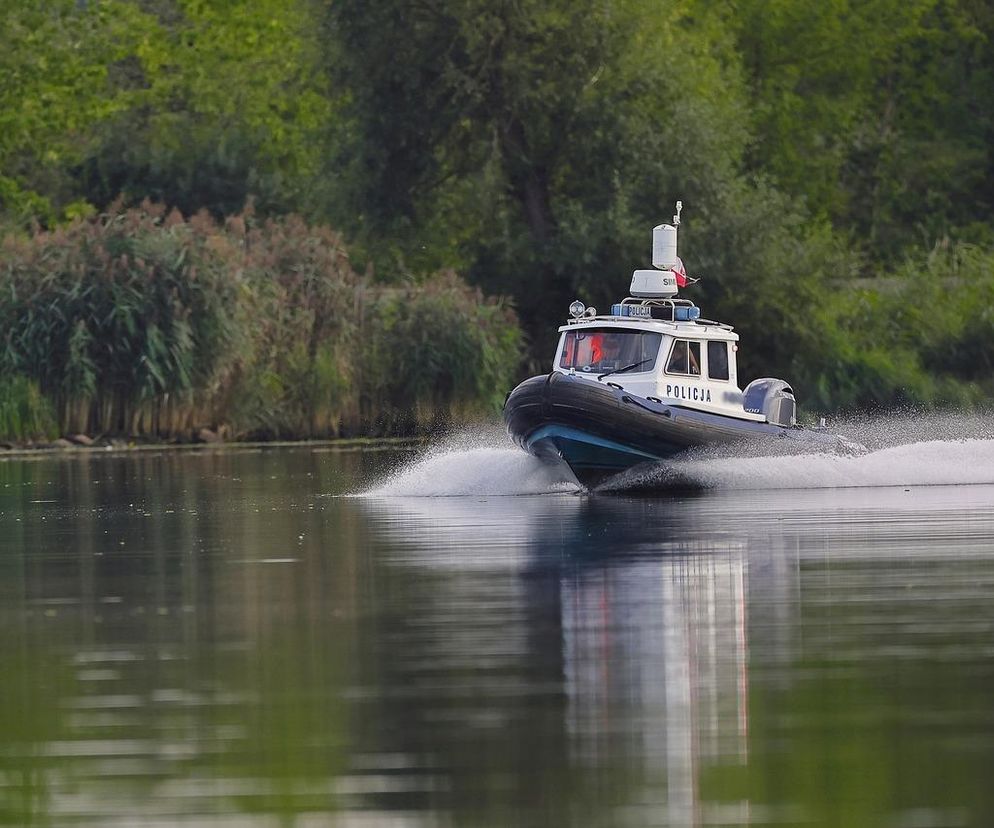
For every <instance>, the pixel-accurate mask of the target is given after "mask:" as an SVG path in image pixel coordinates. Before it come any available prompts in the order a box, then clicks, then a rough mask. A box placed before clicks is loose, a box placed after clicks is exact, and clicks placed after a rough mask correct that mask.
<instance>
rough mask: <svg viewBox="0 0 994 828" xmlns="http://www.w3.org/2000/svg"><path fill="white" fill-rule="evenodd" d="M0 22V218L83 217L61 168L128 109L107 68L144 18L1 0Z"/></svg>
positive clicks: (121, 7)
mask: <svg viewBox="0 0 994 828" xmlns="http://www.w3.org/2000/svg"><path fill="white" fill-rule="evenodd" d="M0 15H2V18H3V27H2V29H0V212H3V213H6V214H7V215H8V216H9V217H12V218H14V219H17V220H26V219H29V218H32V217H38V218H42V219H44V220H52V219H55V218H57V217H59V216H60V215H63V214H64V213H69V214H72V213H78V212H81V211H82V212H85V210H86V207H85V205H84V204H82V203H81V202H80V200H79V194H78V191H77V189H76V187H75V183H74V181H73V179H72V176H71V174H70V170H71V168H72V166H73V165H74V164H76V163H79V162H80V161H81V160H82V159H83V158H85V157H86V154H87V152H88V151H89V149H90V148H91V146H92V144H91V136H92V130H93V128H94V126H95V125H96V124H99V123H101V122H102V121H105V120H106V119H108V118H110V117H112V116H113V115H114V114H116V113H119V112H121V111H123V110H125V109H126V108H127V107H128V106H129V105H130V97H129V96H128V95H127V94H125V93H124V92H123V91H122V90H118V89H115V88H114V87H113V85H112V83H111V80H110V75H111V72H110V69H109V67H111V66H113V65H114V64H115V63H116V62H117V61H119V60H122V59H124V58H125V57H126V56H127V55H129V54H133V53H135V51H136V50H138V49H140V47H141V43H142V41H143V38H144V37H145V35H146V34H147V32H148V31H149V26H150V25H151V23H152V21H151V18H149V17H148V16H147V15H145V14H144V13H143V12H141V11H140V9H139V8H138V7H137V6H136V5H134V4H133V3H128V2H125V0H101V1H100V2H94V3H77V2H75V0H51V1H49V0H46V1H45V2H43V1H42V0H2V2H0Z"/></svg>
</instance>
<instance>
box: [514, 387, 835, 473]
mask: <svg viewBox="0 0 994 828" xmlns="http://www.w3.org/2000/svg"><path fill="white" fill-rule="evenodd" d="M504 422H505V424H506V425H507V431H508V433H509V434H510V435H511V438H512V439H513V440H514V441H515V442H516V443H517V444H518V445H519V446H521V448H523V449H524V450H525V451H527V452H529V453H530V454H533V455H535V456H536V457H540V458H542V459H544V460H547V461H549V462H556V463H559V462H561V463H565V464H566V465H567V466H569V468H570V470H571V471H572V473H573V475H574V476H575V477H576V479H577V480H578V481H579V482H580V483H581V484H583V485H584V486H587V487H588V488H592V487H593V486H596V485H597V484H598V483H600V482H601V481H603V480H604V479H605V478H607V477H611V476H613V475H616V474H619V473H621V472H623V471H626V470H628V469H630V468H632V467H633V466H636V465H639V464H640V463H651V462H658V461H660V460H665V459H667V458H669V457H672V456H674V455H675V454H679V453H680V452H682V451H685V450H687V449H689V448H693V447H695V446H703V445H709V444H722V443H734V442H739V441H743V440H749V439H755V438H781V437H783V438H789V439H798V438H800V439H802V440H804V441H805V442H806V443H818V444H825V445H829V444H832V443H834V442H836V439H837V438H835V437H832V436H830V435H828V434H823V433H821V432H813V431H809V430H805V429H800V428H786V427H783V426H776V425H770V424H768V423H757V422H753V421H750V420H740V419H738V418H735V417H728V416H723V415H720V414H709V413H706V412H703V411H697V410H694V409H690V408H683V407H681V406H676V405H667V404H665V403H662V402H656V401H654V400H649V399H646V398H644V397H639V396H636V395H634V394H632V393H630V392H628V391H625V390H624V389H623V388H622V387H621V386H620V385H618V384H615V383H603V384H601V383H595V382H591V381H590V380H588V379H583V378H580V377H572V376H569V375H567V374H560V373H557V372H553V373H551V374H548V375H547V376H539V377H532V378H531V379H528V380H525V381H524V382H523V383H521V384H520V385H519V386H518V387H517V388H515V389H514V390H513V391H512V392H511V393H510V394H509V395H508V397H507V400H506V401H505V403H504Z"/></svg>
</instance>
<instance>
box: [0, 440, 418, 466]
mask: <svg viewBox="0 0 994 828" xmlns="http://www.w3.org/2000/svg"><path fill="white" fill-rule="evenodd" d="M426 439H427V438H425V437H340V438H329V439H319V440H246V441H238V440H232V441H228V442H213V443H207V442H199V443H181V442H146V441H143V442H136V441H127V440H120V439H114V440H111V441H107V442H96V443H94V444H93V445H90V446H85V445H79V444H76V443H69V442H68V441H65V443H68V444H65V443H61V442H60V443H55V442H50V443H35V444H24V445H14V446H11V447H10V448H8V447H6V446H0V461H2V460H13V459H23V458H31V457H41V456H73V455H83V454H91V455H93V454H95V455H115V454H134V453H139V452H154V451H170V452H172V451H192V452H204V451H228V452H231V451H265V450H269V449H283V448H291V449H306V448H309V449H320V450H323V451H387V450H389V451H403V450H412V451H413V450H416V449H419V448H421V447H422V446H424V445H425V442H426Z"/></svg>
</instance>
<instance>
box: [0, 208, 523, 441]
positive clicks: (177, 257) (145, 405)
mask: <svg viewBox="0 0 994 828" xmlns="http://www.w3.org/2000/svg"><path fill="white" fill-rule="evenodd" d="M520 347H521V342H520V332H519V328H518V326H517V321H516V318H515V316H514V314H513V312H512V311H511V310H510V309H509V308H508V307H507V306H506V305H505V304H503V303H502V302H501V301H499V300H495V299H490V298H487V297H484V296H483V295H482V294H480V293H479V292H478V291H475V290H473V289H471V288H469V287H467V286H466V285H465V283H463V282H462V281H461V280H460V279H459V278H458V277H457V276H456V275H455V274H452V273H443V274H438V275H436V276H434V277H431V278H429V279H427V280H425V281H423V282H422V283H419V284H408V285H404V286H391V285H387V286H383V285H374V284H370V280H369V279H365V278H364V279H360V278H359V277H358V276H357V274H356V273H355V272H354V271H353V269H352V267H351V265H350V263H349V258H348V253H347V251H346V249H345V246H344V244H343V242H342V240H341V238H340V237H339V236H338V235H337V234H336V233H334V232H333V231H331V230H330V229H328V228H324V227H313V226H309V225H308V224H306V223H305V222H304V221H303V220H302V219H300V218H299V217H296V216H287V217H283V218H280V219H270V220H266V221H260V220H257V219H256V217H255V216H254V215H253V213H252V211H251V210H247V211H246V212H244V213H243V214H241V215H238V216H233V217H230V218H229V219H228V220H226V221H225V222H223V223H217V222H215V221H213V220H212V219H211V218H210V217H208V216H207V215H203V214H201V215H197V216H194V217H192V218H191V219H189V220H186V219H184V218H183V217H182V216H180V215H179V214H178V213H177V212H175V211H173V212H167V211H166V210H165V209H164V208H163V207H161V206H159V205H153V204H149V203H145V204H143V205H142V206H141V207H140V208H135V209H129V210H114V211H112V212H109V213H108V214H106V215H103V216H100V217H98V218H93V219H89V220H77V221H75V222H73V223H72V224H70V225H68V226H66V227H64V228H59V229H56V230H52V231H42V230H39V231H36V232H35V233H33V234H31V235H30V236H26V237H25V236H8V237H7V238H5V239H4V241H3V243H2V249H0V376H6V377H13V376H21V377H24V378H26V380H30V381H31V382H32V383H34V385H33V386H32V387H33V388H36V390H37V392H39V394H40V396H39V399H41V398H43V399H44V400H45V401H46V404H50V406H51V408H52V410H53V411H54V416H53V420H54V430H55V431H58V432H61V433H75V432H86V433H89V434H122V435H134V436H139V437H153V436H154V437H161V438H166V439H177V438H178V439H186V438H189V437H190V436H191V435H194V434H196V433H197V432H198V430H200V429H201V428H204V427H211V428H218V429H222V430H228V431H230V432H232V433H233V434H235V435H241V436H257V437H312V436H332V435H336V434H340V433H343V432H344V433H350V434H356V433H411V432H413V431H418V430H424V429H426V428H429V427H431V426H432V425H433V424H437V423H439V422H442V421H444V420H448V419H451V418H453V417H460V416H466V415H468V414H472V413H478V412H480V411H483V410H486V409H488V408H489V409H493V408H495V407H496V406H497V405H499V401H500V400H501V399H503V394H504V393H505V391H506V390H507V387H508V386H509V384H510V383H511V380H512V378H513V377H514V375H515V373H516V371H517V368H518V363H519V360H520ZM39 422H40V421H39ZM7 429H8V426H5V425H4V424H3V423H2V422H0V438H2V437H3V436H4V435H5V434H12V435H13V436H14V438H15V439H20V437H18V436H17V434H16V433H14V432H15V431H16V430H15V429H14V428H13V426H9V429H10V430H9V431H8V430H7Z"/></svg>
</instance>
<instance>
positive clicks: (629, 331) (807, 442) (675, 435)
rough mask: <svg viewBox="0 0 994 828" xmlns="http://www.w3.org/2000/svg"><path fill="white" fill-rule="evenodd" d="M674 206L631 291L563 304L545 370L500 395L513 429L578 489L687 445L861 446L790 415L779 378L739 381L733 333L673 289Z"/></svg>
mask: <svg viewBox="0 0 994 828" xmlns="http://www.w3.org/2000/svg"><path fill="white" fill-rule="evenodd" d="M681 208H682V205H681V203H680V202H679V201H678V202H677V211H676V215H675V216H674V217H673V223H672V224H662V225H660V226H658V227H655V228H653V231H652V234H653V242H652V265H653V268H654V269H652V270H636V271H635V272H634V273H633V274H632V282H631V288H630V290H629V293H630V295H629V296H628V297H626V298H625V299H622V300H621V302H619V303H618V304H615V305H613V306H612V308H611V313H609V314H604V315H600V314H598V313H597V311H596V310H595V309H594V308H587V307H584V305H583V303H582V302H580V301H574V302H573V303H572V304H571V305H570V307H569V313H570V318H569V319H568V320H567V322H566V324H565V325H563V326H562V327H560V328H559V334H560V336H559V345H558V347H557V349H556V355H555V360H554V362H553V366H552V371H551V372H550V373H548V374H544V375H541V376H537V377H532V378H531V379H527V380H525V381H524V382H522V383H521V384H520V385H518V386H517V387H516V388H515V389H514V390H513V391H511V393H510V394H508V396H507V400H506V401H505V403H504V422H505V424H506V426H507V431H508V433H509V434H510V436H511V438H512V439H513V440H514V441H515V442H516V443H517V444H518V445H519V446H520V447H521V448H523V449H524V450H525V451H527V452H529V453H530V454H533V455H535V456H536V457H539V458H541V459H543V460H547V461H549V462H553V463H557V464H561V463H565V464H566V465H567V466H568V467H569V469H570V471H572V473H573V475H574V476H575V477H576V479H577V481H578V482H579V483H581V484H582V485H584V486H586V487H588V488H592V487H594V486H596V485H598V484H599V483H601V482H602V481H604V480H605V479H606V478H608V477H611V476H613V475H616V474H619V473H621V472H624V471H627V470H628V469H630V468H632V467H633V466H638V465H639V464H643V463H658V462H659V461H663V460H666V459H667V458H670V457H673V456H674V455H676V454H678V453H680V452H683V451H685V450H687V449H690V448H693V447H697V446H707V445H711V444H723V443H724V444H727V443H735V442H740V441H755V440H757V439H759V440H769V439H771V438H775V439H776V440H778V441H780V440H786V441H790V442H791V444H796V445H795V449H794V450H797V451H804V450H809V449H810V450H815V451H832V450H842V451H845V452H847V453H850V452H852V451H854V450H857V451H858V450H859V449H861V448H862V447H858V446H855V444H852V443H849V442H848V441H846V440H845V439H844V438H841V437H838V436H836V435H833V434H830V433H828V432H827V431H826V430H825V429H824V424H822V426H821V427H819V428H802V427H800V426H798V425H797V421H796V403H795V399H794V392H793V390H792V389H791V387H790V385H789V384H788V383H787V382H785V381H784V380H780V379H773V378H769V377H764V378H762V379H756V380H753V381H752V382H750V383H749V384H748V385H747V386H746V387H745V389H744V390H743V389H741V388H740V387H739V384H738V372H737V370H736V360H735V356H736V350H737V345H736V343H737V342H738V339H739V337H738V334H736V333H735V331H734V330H733V328H732V326H731V325H727V324H724V323H722V322H714V321H711V320H707V319H702V318H701V313H700V309H699V308H698V307H697V306H696V305H695V304H694V303H693V302H691V301H689V300H687V299H682V298H679V297H678V295H677V294H678V292H679V288H680V287H683V286H685V285H686V284H688V282H689V280H688V279H687V276H686V271H685V270H684V268H683V262H682V261H681V260H680V258H679V257H678V256H677V228H678V227H679V225H680V211H681ZM781 445H784V448H788V446H787V445H785V444H781Z"/></svg>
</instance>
